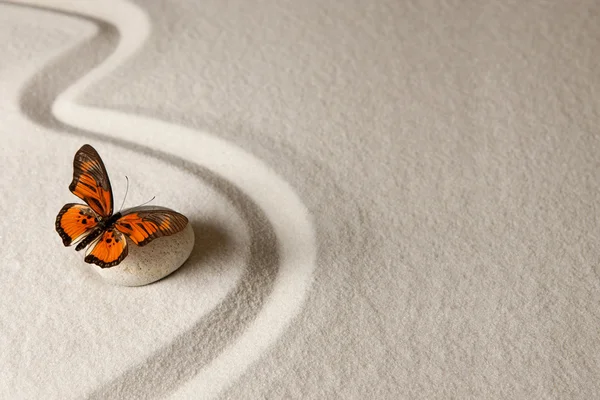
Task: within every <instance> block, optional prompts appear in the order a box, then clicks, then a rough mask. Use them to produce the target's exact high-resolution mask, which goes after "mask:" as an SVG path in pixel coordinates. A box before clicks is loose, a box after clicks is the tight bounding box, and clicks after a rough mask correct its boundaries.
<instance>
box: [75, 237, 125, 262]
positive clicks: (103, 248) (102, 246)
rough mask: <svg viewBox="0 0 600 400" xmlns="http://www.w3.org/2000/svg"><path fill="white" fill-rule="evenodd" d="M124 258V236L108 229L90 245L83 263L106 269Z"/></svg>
mask: <svg viewBox="0 0 600 400" xmlns="http://www.w3.org/2000/svg"><path fill="white" fill-rule="evenodd" d="M126 256H127V240H125V235H123V234H122V233H121V232H119V231H118V230H116V229H115V228H110V229H107V230H105V231H104V232H103V233H102V234H101V235H100V236H99V237H98V238H97V239H96V240H94V241H93V242H92V243H91V244H90V246H89V247H88V249H87V251H86V255H85V262H87V263H89V264H96V265H98V266H99V267H101V268H108V267H113V266H115V265H117V264H119V263H120V262H121V261H123V259H124V258H125V257H126Z"/></svg>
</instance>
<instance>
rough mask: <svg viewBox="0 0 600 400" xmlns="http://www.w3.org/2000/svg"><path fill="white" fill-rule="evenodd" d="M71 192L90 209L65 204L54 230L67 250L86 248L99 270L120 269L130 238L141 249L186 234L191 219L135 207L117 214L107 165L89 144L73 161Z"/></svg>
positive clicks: (88, 261) (165, 211)
mask: <svg viewBox="0 0 600 400" xmlns="http://www.w3.org/2000/svg"><path fill="white" fill-rule="evenodd" d="M69 190H70V191H71V192H72V193H73V194H74V195H75V196H77V197H79V198H80V199H82V200H83V201H85V203H86V204H87V205H84V204H77V203H69V204H65V205H64V207H63V208H62V209H61V210H60V212H59V213H58V215H57V216H56V231H57V232H58V234H59V235H60V237H61V238H62V241H63V244H64V245H65V246H73V245H76V247H75V250H77V251H80V250H82V249H84V248H86V247H87V250H86V255H85V259H84V260H85V262H87V263H89V264H96V265H98V266H100V267H101V268H110V267H114V266H115V265H118V264H119V263H120V262H121V261H123V259H124V258H125V257H127V252H128V250H127V239H129V240H131V241H132V242H133V243H135V244H136V245H138V246H145V245H146V244H148V243H150V242H151V241H152V240H154V239H156V238H159V237H162V236H169V235H173V234H175V233H177V232H180V231H181V230H183V229H184V228H185V227H186V225H187V223H188V219H187V218H186V217H185V216H184V215H182V214H180V213H178V212H175V211H173V210H169V209H160V210H148V209H144V208H140V207H134V208H131V209H129V210H125V211H123V212H117V213H115V214H113V193H112V189H111V186H110V180H109V179H108V174H107V173H106V168H105V167H104V163H103V162H102V159H101V158H100V155H99V154H98V152H97V151H96V150H95V149H94V148H93V147H92V146H90V145H89V144H86V145H83V146H82V147H81V148H80V149H79V150H78V151H77V153H75V158H74V160H73V181H72V182H71V184H70V185H69Z"/></svg>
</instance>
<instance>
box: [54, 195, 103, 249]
mask: <svg viewBox="0 0 600 400" xmlns="http://www.w3.org/2000/svg"><path fill="white" fill-rule="evenodd" d="M96 225H98V216H97V215H96V213H95V212H94V211H93V210H92V209H91V208H90V207H88V206H84V205H83V204H74V203H70V204H65V206H64V207H63V208H62V209H61V210H60V212H59V213H58V215H57V216H56V225H55V227H56V231H57V232H58V234H59V235H60V237H61V238H62V240H63V244H64V245H65V246H70V245H72V244H76V243H78V242H80V241H81V240H83V239H84V238H85V237H86V236H87V235H88V234H89V233H90V232H91V231H92V230H93V228H94V227H96Z"/></svg>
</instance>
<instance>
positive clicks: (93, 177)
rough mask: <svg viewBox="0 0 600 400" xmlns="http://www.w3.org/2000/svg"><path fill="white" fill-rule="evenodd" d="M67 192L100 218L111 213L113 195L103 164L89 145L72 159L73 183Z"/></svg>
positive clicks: (83, 147)
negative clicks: (86, 205)
mask: <svg viewBox="0 0 600 400" xmlns="http://www.w3.org/2000/svg"><path fill="white" fill-rule="evenodd" d="M69 190H71V192H73V194H74V195H75V196H77V197H79V198H80V199H82V200H83V201H85V202H86V203H87V204H88V205H89V206H90V207H91V208H92V209H93V210H94V211H95V212H97V213H98V214H99V215H100V216H102V217H104V218H107V217H110V216H111V214H112V212H113V194H112V189H111V187H110V181H109V179H108V174H107V173H106V168H105V167H104V163H103V162H102V159H101V158H100V155H98V152H97V151H96V150H95V149H94V148H93V147H92V146H90V145H88V144H86V145H83V146H82V147H81V148H80V149H79V150H78V151H77V153H75V158H74V159H73V181H72V182H71V184H70V185H69Z"/></svg>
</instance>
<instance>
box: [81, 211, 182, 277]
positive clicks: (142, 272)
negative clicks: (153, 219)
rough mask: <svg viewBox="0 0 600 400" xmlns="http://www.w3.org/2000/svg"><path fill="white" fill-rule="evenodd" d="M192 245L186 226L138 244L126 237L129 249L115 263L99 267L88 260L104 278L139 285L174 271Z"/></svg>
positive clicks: (179, 265)
mask: <svg viewBox="0 0 600 400" xmlns="http://www.w3.org/2000/svg"><path fill="white" fill-rule="evenodd" d="M193 247H194V230H193V229H192V226H191V224H190V223H189V222H188V224H187V225H186V227H185V228H184V229H183V230H182V231H181V232H178V233H176V234H174V235H171V236H164V237H160V238H157V239H154V240H153V241H152V242H150V243H148V244H147V245H145V246H143V247H140V246H137V245H136V244H135V243H133V242H132V241H130V240H128V248H129V253H128V255H127V257H125V259H124V260H123V261H121V263H120V264H119V265H116V266H114V267H110V268H100V267H99V266H97V265H94V264H89V266H90V267H91V268H93V269H94V271H95V272H96V273H98V274H99V275H100V276H101V277H102V278H103V279H104V280H105V281H108V282H110V283H112V284H115V285H121V286H143V285H147V284H149V283H152V282H156V281H157V280H159V279H162V278H164V277H165V276H167V275H169V274H171V273H173V272H174V271H176V270H177V269H178V268H179V267H181V265H182V264H183V263H184V262H185V261H186V260H187V259H188V257H189V256H190V254H191V253H192V249H193Z"/></svg>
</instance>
